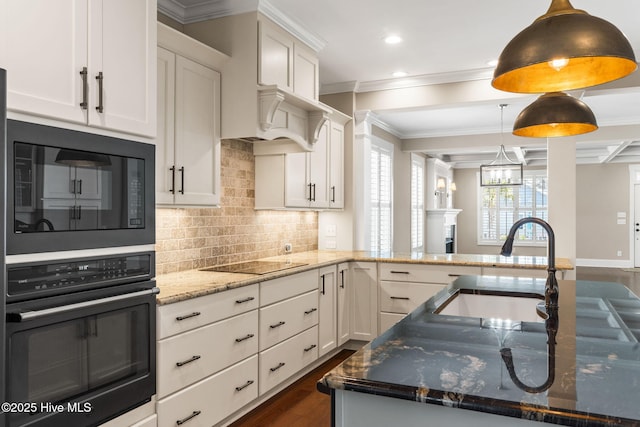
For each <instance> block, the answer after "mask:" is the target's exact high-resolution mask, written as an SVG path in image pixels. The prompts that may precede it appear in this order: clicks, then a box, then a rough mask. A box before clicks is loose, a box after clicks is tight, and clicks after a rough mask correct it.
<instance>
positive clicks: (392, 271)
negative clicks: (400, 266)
mask: <svg viewBox="0 0 640 427" xmlns="http://www.w3.org/2000/svg"><path fill="white" fill-rule="evenodd" d="M391 274H410V273H409V272H408V271H397V270H391Z"/></svg>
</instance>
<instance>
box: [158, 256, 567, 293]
mask: <svg viewBox="0 0 640 427" xmlns="http://www.w3.org/2000/svg"><path fill="white" fill-rule="evenodd" d="M262 260H264V261H290V262H292V263H303V264H306V265H305V266H301V267H294V268H290V269H287V270H282V271H278V272H275V273H269V274H263V275H256V274H240V273H218V272H212V271H200V270H188V271H181V272H177V273H169V274H163V275H160V276H158V277H157V278H156V282H157V286H158V287H159V288H160V294H159V295H158V304H160V305H164V304H172V303H175V302H179V301H184V300H187V299H190V298H196V297H200V296H204V295H208V294H213V293H217V292H223V291H226V290H229V289H234V288H239V287H242V286H248V285H251V284H254V283H259V282H264V281H265V280H269V279H275V278H278V277H282V276H287V275H290V274H293V273H299V272H301V271H306V270H310V269H314V268H319V267H324V266H327V265H332V264H337V263H340V262H347V261H369V262H395V263H415V264H440V265H461V266H477V267H505V268H525V269H531V268H533V269H545V268H546V267H547V258H546V257H532V256H514V257H503V256H500V255H474V254H422V253H385V254H382V253H374V252H368V251H310V252H301V253H295V254H290V255H282V256H276V257H270V258H263V259H262ZM556 268H557V269H558V270H573V266H572V265H571V263H570V262H569V260H567V259H565V258H556Z"/></svg>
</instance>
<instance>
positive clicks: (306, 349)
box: [304, 344, 317, 353]
mask: <svg viewBox="0 0 640 427" xmlns="http://www.w3.org/2000/svg"><path fill="white" fill-rule="evenodd" d="M316 347H317V345H315V344H311V345H310V346H309V347H307V348H305V349H304V351H305V353H306V352H309V351H311V350H313V349H314V348H316Z"/></svg>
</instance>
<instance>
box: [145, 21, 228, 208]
mask: <svg viewBox="0 0 640 427" xmlns="http://www.w3.org/2000/svg"><path fill="white" fill-rule="evenodd" d="M158 29H159V30H158V34H159V44H160V46H159V47H158V63H157V69H158V132H157V133H158V137H157V139H156V203H157V204H159V205H182V206H216V205H219V204H220V80H221V77H220V73H219V72H218V71H216V70H214V69H213V67H216V68H218V67H220V66H221V63H222V62H224V61H225V60H226V59H227V57H226V55H223V54H221V53H220V52H217V51H215V50H213V49H211V48H209V47H206V46H204V45H202V44H201V43H199V42H196V41H195V40H192V39H190V38H188V37H187V36H185V35H184V34H180V33H178V32H177V31H174V30H172V29H170V28H168V27H166V26H164V25H162V24H158ZM165 47H166V48H167V49H165ZM169 49H171V50H169Z"/></svg>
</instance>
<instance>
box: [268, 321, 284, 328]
mask: <svg viewBox="0 0 640 427" xmlns="http://www.w3.org/2000/svg"><path fill="white" fill-rule="evenodd" d="M284 324H285V322H284V321H280V322H278V323H276V324H275V325H269V328H271V329H275V328H279V327H280V326H282V325H284Z"/></svg>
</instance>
